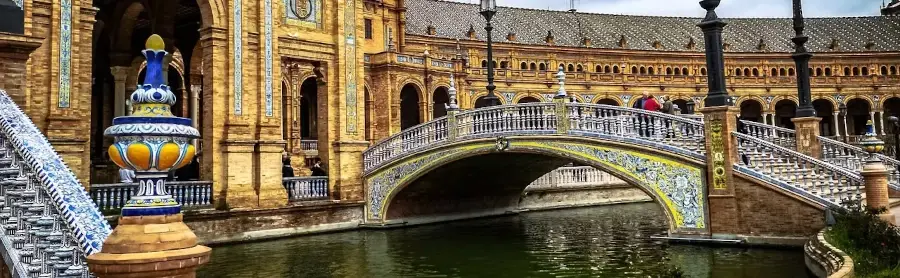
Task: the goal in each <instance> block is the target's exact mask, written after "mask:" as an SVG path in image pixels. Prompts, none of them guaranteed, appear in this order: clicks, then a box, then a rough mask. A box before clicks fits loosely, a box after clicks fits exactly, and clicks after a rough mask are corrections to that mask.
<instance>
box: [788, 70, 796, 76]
mask: <svg viewBox="0 0 900 278" xmlns="http://www.w3.org/2000/svg"><path fill="white" fill-rule="evenodd" d="M794 75H796V73H795V72H794V68H789V69H788V76H794Z"/></svg>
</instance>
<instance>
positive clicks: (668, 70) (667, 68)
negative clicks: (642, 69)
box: [666, 67, 672, 75]
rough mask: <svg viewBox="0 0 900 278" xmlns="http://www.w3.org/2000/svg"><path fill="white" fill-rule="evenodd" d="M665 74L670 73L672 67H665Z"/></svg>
mask: <svg viewBox="0 0 900 278" xmlns="http://www.w3.org/2000/svg"><path fill="white" fill-rule="evenodd" d="M666 75H672V68H670V67H666Z"/></svg>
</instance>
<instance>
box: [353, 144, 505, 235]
mask: <svg viewBox="0 0 900 278" xmlns="http://www.w3.org/2000/svg"><path fill="white" fill-rule="evenodd" d="M493 147H494V144H492V143H489V144H478V145H470V146H465V147H458V148H452V149H448V150H444V151H439V152H436V153H432V154H429V155H425V156H421V157H418V158H412V159H409V160H406V161H404V162H402V163H400V164H397V165H394V166H392V167H391V168H388V169H386V170H381V171H379V172H378V173H377V174H375V175H374V176H372V177H369V178H367V185H368V188H367V190H368V192H369V197H368V199H369V202H368V204H367V205H368V206H369V207H368V211H369V212H368V217H369V219H379V218H382V217H384V214H383V213H384V212H385V211H384V209H385V206H386V205H387V203H385V201H389V200H386V198H387V197H388V196H390V195H391V192H393V191H394V190H395V189H396V188H397V187H398V186H399V185H401V184H403V183H405V182H406V180H407V179H409V178H410V177H413V176H415V175H416V174H417V173H418V172H420V171H421V170H423V169H428V168H430V167H431V166H434V165H436V164H439V163H442V162H443V161H447V160H448V159H451V158H453V157H456V156H457V155H460V154H464V153H467V152H471V151H473V150H476V149H482V148H493Z"/></svg>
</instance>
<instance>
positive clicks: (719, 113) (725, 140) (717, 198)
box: [701, 106, 743, 235]
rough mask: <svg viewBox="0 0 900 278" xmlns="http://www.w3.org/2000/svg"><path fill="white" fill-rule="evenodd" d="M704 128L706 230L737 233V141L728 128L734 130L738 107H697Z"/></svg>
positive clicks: (735, 129)
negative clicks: (707, 227)
mask: <svg viewBox="0 0 900 278" xmlns="http://www.w3.org/2000/svg"><path fill="white" fill-rule="evenodd" d="M701 112H702V113H703V117H704V125H705V129H706V131H707V132H706V154H707V155H706V159H707V162H706V165H707V171H706V179H707V192H708V195H707V196H708V197H709V232H710V233H711V234H713V235H715V234H740V233H741V232H742V231H743V229H742V228H741V222H740V220H739V219H740V211H739V203H738V200H737V198H736V196H735V190H734V184H735V180H734V168H733V167H732V165H735V162H737V161H738V159H740V158H739V157H738V152H737V148H738V144H737V141H736V140H735V138H734V137H733V136H731V132H733V131H737V115H739V114H740V109H738V108H736V107H733V106H717V107H707V108H703V109H702V110H701Z"/></svg>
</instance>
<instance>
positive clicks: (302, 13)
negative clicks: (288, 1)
mask: <svg viewBox="0 0 900 278" xmlns="http://www.w3.org/2000/svg"><path fill="white" fill-rule="evenodd" d="M312 1H314V0H294V12H295V13H296V14H297V17H299V18H304V19H305V18H308V17H309V16H310V15H311V14H312V5H313V4H312Z"/></svg>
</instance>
